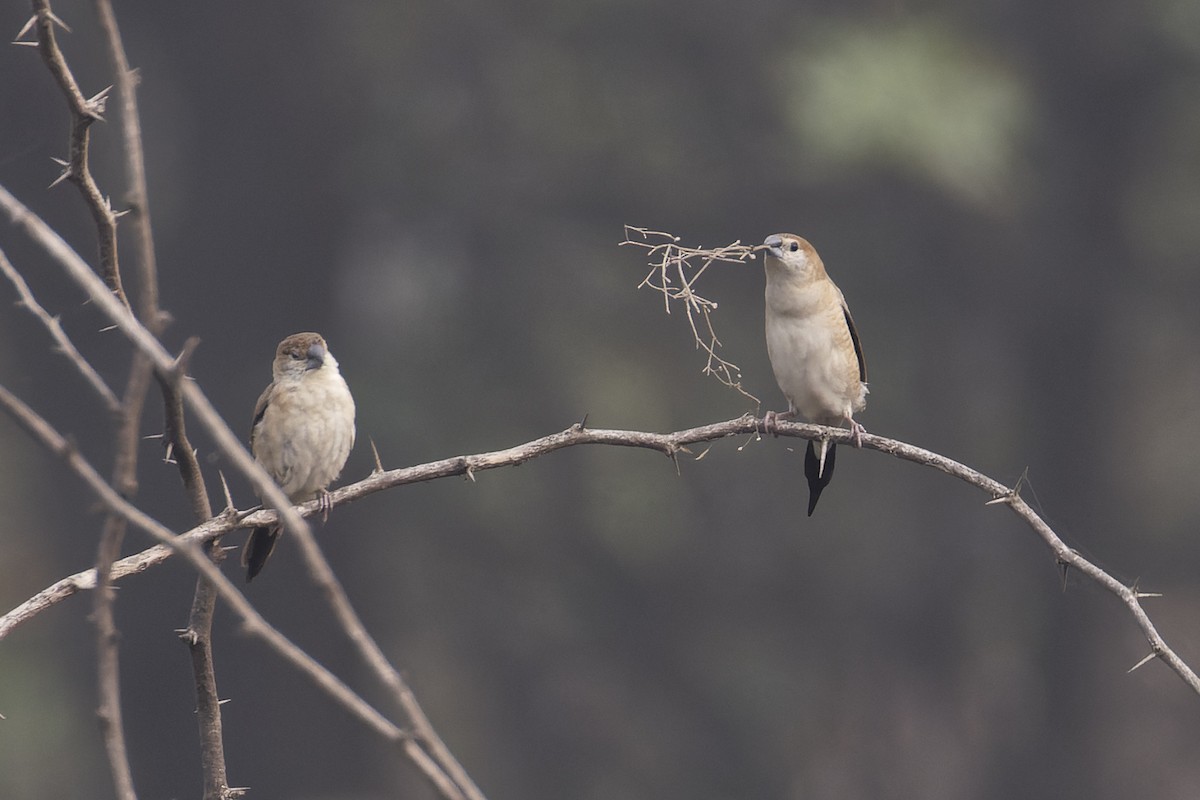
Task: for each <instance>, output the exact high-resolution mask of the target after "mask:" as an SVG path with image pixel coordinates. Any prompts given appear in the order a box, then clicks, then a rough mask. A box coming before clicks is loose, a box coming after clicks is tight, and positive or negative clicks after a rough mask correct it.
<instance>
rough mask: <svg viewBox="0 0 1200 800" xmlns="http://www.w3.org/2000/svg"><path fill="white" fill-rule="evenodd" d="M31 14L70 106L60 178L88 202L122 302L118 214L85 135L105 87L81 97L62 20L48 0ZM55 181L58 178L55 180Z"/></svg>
mask: <svg viewBox="0 0 1200 800" xmlns="http://www.w3.org/2000/svg"><path fill="white" fill-rule="evenodd" d="M33 13H34V17H35V19H36V22H35V23H34V32H35V33H36V34H37V43H38V52H39V53H41V54H42V60H43V61H45V62H46V66H47V67H48V68H49V69H50V74H51V75H53V76H54V80H55V82H56V83H57V84H58V88H59V89H61V90H62V93H63V95H64V96H65V97H66V98H67V106H68V107H69V108H70V109H71V137H70V144H69V147H68V156H67V159H66V161H64V162H63V173H62V175H61V176H60V178H59V180H63V179H65V180H69V181H70V182H71V183H74V184H75V185H76V186H78V187H79V191H80V193H81V194H82V195H83V199H84V202H85V203H86V204H87V207H88V211H90V212H91V214H92V219H93V221H94V222H95V223H96V230H97V231H98V233H99V235H100V267H101V270H102V272H103V274H104V281H105V283H107V284H108V289H109V291H111V292H112V293H113V294H115V295H116V296H117V298H118V299H119V300H120V301H121V302H122V303H123V304H125V305H129V301H128V300H127V299H126V298H125V290H124V288H123V287H122V286H121V273H120V271H119V270H118V269H117V216H116V214H114V213H113V210H112V205H111V204H110V203H109V200H108V198H106V197H104V196H103V195H102V194H101V193H100V189H99V187H97V186H96V181H95V180H94V179H93V178H92V171H91V169H90V168H89V167H88V136H89V133H88V132H89V130H90V129H91V126H92V123H93V122H95V121H96V120H99V119H103V118H104V117H103V115H104V106H105V102H106V100H107V99H108V89H104V90H103V91H101V92H99V93H98V94H96V95H95V96H93V97H91V98H87V97H84V94H83V92H81V91H80V90H79V84H78V83H76V82H75V76H74V75H72V74H71V68H70V67H68V66H67V61H66V59H65V58H64V57H63V54H62V50H60V49H59V47H58V39H57V38H56V36H55V33H54V27H55V25H61V24H62V22H61V20H59V19H58V17H56V16H54V12H53V11H51V10H50V3H49V0H33ZM56 183H57V181H56Z"/></svg>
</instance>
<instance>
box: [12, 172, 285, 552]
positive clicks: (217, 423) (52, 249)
mask: <svg viewBox="0 0 1200 800" xmlns="http://www.w3.org/2000/svg"><path fill="white" fill-rule="evenodd" d="M0 207H2V208H3V209H4V211H5V212H6V213H7V214H8V216H9V218H10V219H11V220H12V222H13V223H14V224H15V225H17V226H18V227H20V228H22V229H23V230H24V231H25V232H26V233H27V234H28V235H29V237H30V238H31V239H33V240H34V241H35V242H36V243H37V244H38V245H39V246H41V247H42V249H43V250H45V251H46V253H47V254H48V255H49V256H50V257H51V258H53V259H54V260H55V261H56V262H58V264H59V265H60V266H61V267H62V268H63V270H64V271H65V272H66V273H67V275H68V276H69V277H70V278H71V279H72V280H74V281H75V283H76V284H77V285H78V286H79V287H80V288H81V289H83V291H84V293H85V294H86V295H87V296H88V298H89V299H90V300H91V301H92V303H94V304H95V305H96V307H97V308H99V309H100V311H101V312H102V313H103V314H104V315H105V316H107V317H108V318H109V320H111V321H112V322H113V323H114V325H115V327H116V328H117V329H118V330H120V331H121V332H122V333H123V334H125V336H126V338H128V339H129V341H130V342H131V343H132V344H133V345H134V347H136V348H137V350H138V351H140V352H141V353H143V354H144V355H145V356H146V357H147V358H149V359H150V361H151V363H152V364H153V365H154V369H155V370H157V371H159V372H161V373H170V372H171V370H172V369H174V364H175V359H174V357H172V356H171V355H170V354H169V353H168V352H167V351H166V349H165V348H163V346H162V344H161V343H160V342H159V341H158V339H157V338H155V336H154V335H153V334H152V333H150V331H148V330H146V327H145V326H144V325H142V324H141V323H140V322H139V321H138V320H137V319H136V318H135V317H134V316H133V314H132V313H130V310H129V308H128V307H127V306H124V305H122V304H121V303H120V302H118V301H117V300H116V298H114V297H113V295H112V294H111V293H110V292H108V290H107V289H106V288H105V286H104V284H103V283H102V282H101V281H100V279H99V278H97V277H96V275H95V273H94V272H92V270H91V268H90V267H88V265H87V262H85V261H84V260H83V259H82V258H80V256H79V254H78V253H76V252H75V250H74V249H72V247H71V246H70V245H69V244H67V243H66V242H65V241H63V238H62V237H61V236H59V235H58V233H57V232H56V231H55V230H54V229H53V228H51V227H50V226H49V225H47V224H46V223H45V221H44V220H42V218H41V217H39V216H38V215H37V214H35V213H33V212H32V211H30V210H29V208H27V207H26V206H25V204H24V203H22V202H21V201H20V200H18V199H17V198H16V197H15V196H13V194H12V193H11V192H9V191H8V190H7V189H6V188H4V187H3V186H0ZM180 392H181V394H182V395H183V399H184V402H185V403H186V404H187V406H188V407H189V408H190V409H191V410H192V413H194V414H195V415H196V418H197V420H198V421H199V422H200V424H201V425H202V426H203V427H204V429H205V430H206V431H207V432H208V433H209V434H210V435H211V436H212V437H213V440H214V442H215V444H216V446H217V449H218V450H220V451H221V454H222V455H224V456H225V457H226V458H228V459H229V461H230V462H231V463H232V464H233V465H234V466H235V467H237V469H238V471H239V472H241V473H242V474H243V475H245V476H246V479H247V480H249V481H250V484H251V485H252V486H253V487H254V490H255V492H256V493H257V494H258V496H259V497H261V498H263V501H264V502H266V503H267V504H268V505H270V506H271V507H272V508H275V509H277V510H278V512H279V515H280V518H281V519H282V521H283V524H284V525H285V526H286V527H287V528H288V529H291V530H296V529H301V528H307V526H308V523H306V522H305V521H304V519H303V518H302V517H301V516H300V515H299V514H298V513H297V512H296V511H295V510H293V508H292V504H291V503H290V502H289V501H288V498H287V496H286V495H285V494H284V493H283V491H282V490H280V488H279V487H278V486H277V485H276V484H275V481H274V480H272V479H271V476H270V475H268V474H267V472H266V470H264V469H263V468H262V467H261V466H260V465H259V464H258V463H257V462H256V461H255V460H254V457H253V456H251V455H250V453H249V452H248V451H247V450H246V447H245V446H244V445H243V444H242V442H241V439H240V438H239V437H238V436H237V435H236V434H235V433H234V432H233V431H232V430H230V428H229V425H228V424H226V422H225V420H224V419H223V418H222V417H221V415H220V414H218V413H217V410H216V409H215V408H213V405H212V403H211V402H210V401H209V400H208V398H207V397H206V396H205V394H204V392H203V391H201V390H200V387H199V386H197V385H196V383H195V382H194V381H183V382H182V383H181V385H180Z"/></svg>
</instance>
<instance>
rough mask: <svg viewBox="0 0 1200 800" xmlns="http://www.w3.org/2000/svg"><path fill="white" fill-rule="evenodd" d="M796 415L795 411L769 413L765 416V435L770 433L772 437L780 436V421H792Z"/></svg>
mask: <svg viewBox="0 0 1200 800" xmlns="http://www.w3.org/2000/svg"><path fill="white" fill-rule="evenodd" d="M795 415H796V412H795V411H790V410H789V411H768V412H767V413H766V414H763V433H769V434H771V435H772V436H778V435H779V420H781V419H791V418H792V417H794V416H795Z"/></svg>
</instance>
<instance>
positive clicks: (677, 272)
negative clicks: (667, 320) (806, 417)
mask: <svg viewBox="0 0 1200 800" xmlns="http://www.w3.org/2000/svg"><path fill="white" fill-rule="evenodd" d="M621 245H622V246H624V245H631V246H633V247H640V248H642V249H644V250H645V251H646V256H647V258H649V259H650V262H649V264H650V271H649V272H648V273H646V277H645V278H643V279H642V282H641V283H640V284H638V288H639V289H641V288H642V287H643V286H646V287H649V288H651V289H653V290H654V291H656V292H660V293H661V294H662V296H663V306H664V307H665V309H666V312H667V313H668V314H670V313H671V303H672V302H673V301H679V302H680V303H682V305H683V309H684V313H685V314H686V315H687V321H688V325H689V326H690V327H691V329H692V337H693V338H694V339H695V340H696V349H697V350H703V351H704V353H705V356H706V360H705V363H704V369H703V370H702V372H703V373H704V374H705V375H712V376H713V377H714V378H716V379H717V380H718V381H720V382H721V383H723V384H724V385H725V386H728V387H729V388H731V389H736V390H737V391H738V392H739V393H740V394H742V395H743V396H745V397H746V398H748V399H750V400H753V401H754V403H755V404H756V405H761V404H762V401H761V400H759V399H758V398H757V397H755V396H754V395H752V394H750V393H749V392H748V391H746V390H745V388H743V387H742V382H741V378H742V374H741V368H740V367H738V365H737V364H734V363H733V362H732V361H727V360H726V359H724V358H722V357H721V356H720V355H718V354H717V349H718V348H720V347H721V340H720V339H718V338H717V334H716V331H715V330H714V329H713V324H712V315H713V312H715V311H716V310H717V304H716V302H715V301H713V300H709V299H708V298H706V297H704V296H702V295H701V294H699V293H698V292H696V289H695V285H696V281H697V280H698V279H699V278H700V276H701V275H703V274H704V271H705V270H707V269H708V268H709V267H710V266H712V265H713V264H714V263H717V262H722V261H723V262H726V263H730V264H745V263H746V262H747V261H751V260H753V259H754V253H755V251H756V250H760V249H762V247H761V245H756V246H753V247H752V246H750V245H745V244H742V243H741V242H734V243H733V244H728V245H725V246H724V247H717V248H714V249H704V248H699V247H682V246H680V244H679V237H678V236H673V235H672V234H669V233H664V232H662V231H652V230H650V229H648V228H638V227H636V226H633V225H626V226H625V240H624V241H623V242H621Z"/></svg>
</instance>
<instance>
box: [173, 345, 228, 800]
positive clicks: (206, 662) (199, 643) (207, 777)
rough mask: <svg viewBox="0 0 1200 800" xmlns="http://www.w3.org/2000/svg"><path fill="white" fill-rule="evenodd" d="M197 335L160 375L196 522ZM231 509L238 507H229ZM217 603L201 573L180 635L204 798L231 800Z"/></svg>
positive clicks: (200, 507)
mask: <svg viewBox="0 0 1200 800" xmlns="http://www.w3.org/2000/svg"><path fill="white" fill-rule="evenodd" d="M199 343H200V340H199V339H196V338H195V337H193V338H191V339H188V341H187V342H185V343H184V345H183V353H182V354H181V355H180V356H179V358H178V359H177V360H176V364H175V370H174V372H172V373H171V374H170V375H163V374H161V373H159V374H158V381H159V386H160V387H161V389H162V395H163V405H164V411H165V413H164V418H165V425H164V430H163V440H164V442H165V443H166V447H167V448H168V449H169V450H170V451H171V452H174V453H175V458H174V461H175V464H176V465H177V466H178V468H179V477H180V479H181V480H182V481H183V487H184V491H185V493H186V494H187V497H188V502H189V503H190V504H191V507H192V516H194V517H195V518H196V522H198V523H203V522H204V521H205V520H207V519H209V518H211V517H212V515H213V513H212V504H211V503H209V501H208V487H207V486H206V485H205V482H204V474H203V473H202V472H201V471H200V462H199V461H198V460H197V459H196V451H195V450H194V449H193V448H192V443H191V441H190V440H189V439H188V436H187V426H186V421H185V418H184V414H183V397H182V395H181V394H180V392H179V383H180V382H181V381H183V380H186V379H187V365H188V361H189V360H190V359H191V355H192V353H193V352H195V349H196V346H197V345H198V344H199ZM225 510H226V512H232V511H233V509H231V508H226V509H225ZM220 545H221V539H220V537H217V538H214V539H212V540H211V541H208V542H205V544H204V552H205V553H206V554H207V555H208V557H209V559H210V560H211V561H212V562H213V563H214V564H218V565H219V564H220V563H221V561H222V560H224V558H225V552H224V550H222V549H221V546H220ZM216 607H217V591H216V587H214V586H213V584H212V581H210V580H209V579H208V578H206V577H205V576H204V575H198V576H196V590H195V592H194V593H193V595H192V608H191V611H190V612H189V614H188V625H187V628H186V629H184V630H183V631H181V632H180V634H179V638H180V639H181V640H182V641H183V642H184V644H186V645H187V648H188V653H189V655H190V656H191V661H192V677H193V682H194V684H195V687H196V722H197V724H198V726H199V729H200V765H201V770H202V772H203V774H204V800H230V798H233V797H240V796H241V792H240V791H238V790H231V789H230V788H229V777H228V771H227V769H226V766H225V738H224V735H223V732H222V730H223V726H222V723H221V698H220V695H219V694H218V693H217V674H216V670H215V668H214V666H213V654H212V623H213V614H214V613H215V611H216Z"/></svg>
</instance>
